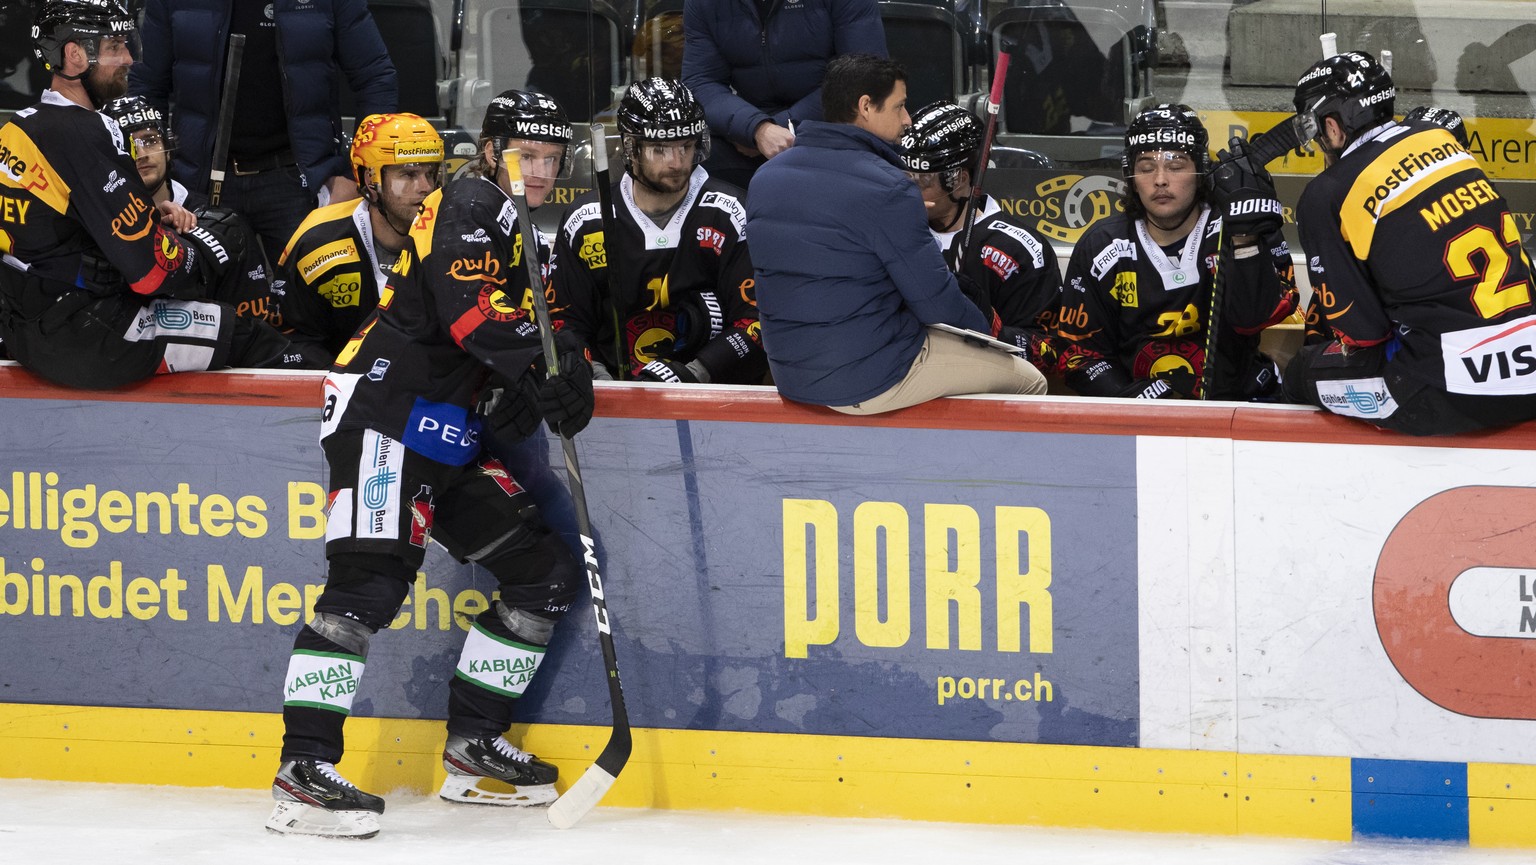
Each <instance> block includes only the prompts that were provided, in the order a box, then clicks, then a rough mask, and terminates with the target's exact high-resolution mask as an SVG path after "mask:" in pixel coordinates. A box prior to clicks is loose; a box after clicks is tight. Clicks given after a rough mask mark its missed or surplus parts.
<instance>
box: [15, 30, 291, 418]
mask: <svg viewBox="0 0 1536 865" xmlns="http://www.w3.org/2000/svg"><path fill="white" fill-rule="evenodd" d="M134 33H135V25H134V21H133V18H132V17H130V16H129V14H128V12H127V11H126V10H125V9H124V8H123V7H122V6H121V5H119V4H118V3H117V2H116V0H47V2H45V3H43V4H42V5H41V8H40V9H39V10H38V12H37V17H36V20H35V22H34V28H33V42H34V45H35V47H36V51H37V54H38V57H39V58H41V59H42V61H43V63H44V65H45V66H46V67H47V68H48V69H49V71H51V72H52V74H53V78H52V83H51V87H50V89H48V90H46V91H44V93H43V96H42V100H41V101H40V102H39V103H38V104H37V105H35V106H33V107H31V108H27V109H24V110H22V111H18V112H17V113H16V114H15V116H14V117H13V118H12V119H11V122H9V123H7V124H6V125H5V126H4V127H3V128H0V198H3V201H0V204H3V207H0V213H4V214H6V215H7V216H6V217H5V219H4V221H3V222H0V253H4V263H3V264H0V339H3V340H4V342H5V345H6V348H7V350H8V351H9V352H10V354H11V356H12V357H14V358H15V359H16V360H18V361H20V362H21V364H22V366H24V367H26V368H27V369H29V370H31V371H32V372H35V373H37V374H38V375H41V376H42V377H44V378H46V379H49V380H51V381H53V382H56V383H58V384H64V385H69V386H72V387H86V388H110V387H117V386H120V385H124V384H128V383H130V382H134V381H138V380H140V379H143V378H147V377H149V376H151V375H155V374H157V373H169V372H183V371H192V370H205V369H216V368H219V367H222V366H304V365H306V362H305V360H304V358H303V357H302V356H301V355H300V354H298V353H296V352H294V351H292V349H291V347H290V345H289V342H288V340H286V339H284V338H283V337H282V335H281V334H279V333H278V332H277V331H275V330H273V329H272V328H271V327H269V326H267V325H266V324H265V323H264V322H260V321H256V320H254V319H248V318H243V317H239V316H236V315H235V314H234V310H233V309H232V308H230V307H228V306H225V305H222V304H218V303H214V302H209V301H205V300H201V299H200V298H202V297H204V296H205V293H206V287H205V286H206V284H207V281H208V278H209V277H208V273H207V267H206V265H207V262H204V261H202V255H201V254H200V252H199V251H198V250H197V249H196V248H195V246H193V245H189V244H187V243H185V242H184V241H183V240H182V238H181V237H179V236H178V235H177V233H176V230H175V229H180V230H189V229H191V228H192V227H193V226H194V225H195V224H196V219H195V217H193V216H192V214H191V213H189V212H188V211H187V210H186V209H185V208H183V207H181V206H180V205H177V204H174V203H170V202H161V203H159V204H158V205H157V204H156V203H155V202H154V200H153V198H152V197H151V195H150V193H149V190H147V189H145V187H144V184H143V182H142V181H140V179H139V175H138V171H137V170H136V169H135V167H134V163H133V160H132V159H130V158H129V156H128V150H127V147H128V144H127V142H126V140H125V139H124V137H123V132H122V130H121V129H119V128H118V126H117V124H116V123H114V122H113V121H112V120H111V119H110V118H107V117H105V116H104V115H102V114H99V113H98V112H97V109H99V108H100V107H102V106H104V105H105V104H106V103H107V102H109V101H110V100H112V99H114V98H116V97H118V96H121V95H122V94H123V93H124V91H125V90H126V88H127V73H128V66H129V65H130V64H131V63H132V62H133V55H132V49H131V47H130V45H129V41H130V39H131V38H132V37H133V35H134ZM162 218H164V219H166V220H169V221H170V224H171V225H174V229H173V228H168V227H167V225H166V224H163V223H162Z"/></svg>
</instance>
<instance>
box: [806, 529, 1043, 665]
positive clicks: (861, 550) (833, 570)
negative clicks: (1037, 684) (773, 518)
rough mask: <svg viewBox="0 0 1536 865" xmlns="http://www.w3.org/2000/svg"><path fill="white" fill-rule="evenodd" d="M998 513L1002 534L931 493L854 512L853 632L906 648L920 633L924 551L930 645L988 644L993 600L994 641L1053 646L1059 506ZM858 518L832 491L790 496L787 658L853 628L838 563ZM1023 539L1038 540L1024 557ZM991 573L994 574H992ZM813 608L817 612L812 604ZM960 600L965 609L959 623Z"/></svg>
mask: <svg viewBox="0 0 1536 865" xmlns="http://www.w3.org/2000/svg"><path fill="white" fill-rule="evenodd" d="M992 516H993V520H992V523H993V525H994V527H995V528H994V530H993V533H992V536H991V537H983V536H982V531H981V525H982V519H981V515H980V514H979V513H978V512H977V511H976V510H975V509H974V508H972V507H970V506H968V505H962V504H925V505H923V506H922V511H921V513H920V514H913V513H910V512H909V511H908V510H907V508H906V507H904V506H903V505H901V504H899V503H897V502H863V503H861V504H859V505H858V506H857V507H855V508H854V510H853V513H852V515H851V527H852V530H853V531H852V534H851V539H852V548H851V553H852V556H851V558H852V562H853V569H852V570H853V593H852V595H853V625H854V638H855V639H856V640H858V642H859V643H860V644H862V645H864V646H868V647H870V648H890V649H895V648H901V647H904V646H906V645H907V644H908V643H909V641H911V639H912V630H913V621H912V595H913V592H914V588H913V576H914V575H913V568H912V559H913V558H914V551H917V553H916V556H917V557H918V558H919V560H920V561H921V565H920V566H919V570H918V574H917V576H918V579H919V580H921V588H920V589H917V591H921V592H922V593H923V597H924V600H925V604H924V606H925V608H926V609H927V611H928V612H927V616H926V617H925V621H924V622H923V623H921V626H922V629H923V632H924V634H923V645H924V647H925V648H927V649H931V650H939V651H947V650H955V649H960V650H968V651H976V650H979V649H981V648H982V625H981V623H982V615H983V607H984V606H986V605H987V603H986V602H987V600H990V602H991V608H992V609H991V610H989V611H988V612H991V613H992V614H993V615H994V617H995V621H996V625H997V628H996V643H995V645H994V646H993V647H992V648H994V649H996V651H999V652H1020V651H1025V650H1026V648H1025V647H1026V646H1027V651H1029V652H1031V653H1040V654H1050V653H1051V652H1052V651H1053V650H1054V628H1053V606H1052V600H1051V591H1050V585H1051V518H1050V515H1049V514H1047V513H1046V512H1045V511H1044V510H1043V509H1041V508H1035V507H1013V506H999V507H997V508H995V509H994V513H993V515H992ZM848 522H849V515H848V514H846V513H845V514H839V513H838V509H837V507H836V506H835V505H833V504H832V503H831V502H827V501H821V500H817V499H784V500H783V531H784V535H783V536H784V656H785V657H786V658H804V657H807V656H808V655H809V653H810V650H811V647H813V646H831V645H833V644H834V643H836V642H837V641H838V640H839V639H840V638H841V637H842V632H843V627H842V622H843V608H844V603H843V594H844V593H843V591H842V586H841V584H840V581H839V579H840V564H839V563H840V561H841V560H843V559H844V558H846V556H845V550H847V547H846V546H845V545H846V544H847V543H848V541H847V538H848V537H849V536H848V535H846V534H844V533H842V532H840V529H841V528H844V527H846V525H847V524H848ZM914 522H915V523H917V527H916V528H914V525H913V524H914ZM914 535H916V536H917V537H916V538H914ZM1021 549H1027V553H1026V554H1025V555H1024V556H1023V557H1021V556H1020V555H1019V551H1020V550H1021ZM983 551H987V552H988V553H990V554H991V555H983ZM983 562H988V563H995V570H994V572H993V573H992V574H990V575H988V574H986V573H985V570H984V567H983ZM882 572H883V576H884V580H883V581H882V579H881V576H882ZM986 576H991V577H992V579H991V580H990V581H987V580H984V577H986ZM988 583H990V585H987V584H988ZM812 602H814V604H813V603H812ZM813 608H814V610H815V612H814V614H811V613H809V612H808V611H809V610H811V609H813ZM882 608H883V609H884V610H885V617H884V618H883V619H882V618H881V616H880V611H881V609H882ZM951 609H953V610H956V611H957V612H958V614H959V615H958V628H957V629H956V630H955V631H954V632H951V629H950V610H951ZM1025 619H1027V620H1028V626H1027V636H1026V628H1025V625H1024V620H1025ZM1026 640H1027V642H1026Z"/></svg>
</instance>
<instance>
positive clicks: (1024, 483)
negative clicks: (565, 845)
mask: <svg viewBox="0 0 1536 865" xmlns="http://www.w3.org/2000/svg"><path fill="white" fill-rule="evenodd" d="M4 402H5V404H6V405H5V408H6V410H5V411H4V412H3V413H0V436H3V439H4V440H5V441H6V442H7V447H6V449H5V456H4V458H3V460H0V559H3V563H0V656H3V657H5V658H7V659H8V661H7V663H6V664H5V665H4V666H3V667H0V688H3V693H4V695H5V697H4V699H5V700H6V701H7V702H19V703H45V704H70V705H101V706H130V707H155V708H192V709H204V710H228V711H261V712H272V711H276V710H277V708H278V706H279V704H280V697H279V694H280V688H281V677H282V675H283V671H284V670H285V669H286V666H287V655H288V650H289V647H290V646H291V644H292V638H293V634H294V632H295V631H296V629H297V628H298V627H299V626H300V623H301V621H302V620H303V618H304V615H305V614H304V610H305V608H306V605H307V604H312V603H313V599H314V597H316V596H317V595H318V592H319V590H320V586H321V585H322V583H323V576H324V562H323V540H322V538H323V523H322V522H321V520H320V511H321V508H322V507H323V501H324V488H323V486H322V484H321V471H322V465H323V460H322V458H321V455H320V451H319V448H318V445H317V444H316V443H315V441H314V436H315V433H316V431H317V427H318V422H317V420H316V414H317V413H316V412H315V411H311V410H307V409H290V408H271V407H256V408H252V407H241V406H218V405H212V406H197V407H194V406H190V405H156V404H150V403H133V402H118V403H112V402H78V403H77V402H63V401H51V400H5V401H4ZM581 451H582V456H583V461H584V462H583V467H584V474H585V476H586V479H587V481H588V496H589V501H590V505H591V510H592V515H593V519H594V523H595V525H596V526H597V530H598V535H599V541H600V546H601V552H602V555H603V559H604V565H605V568H606V576H607V582H608V590H609V595H610V605H611V609H612V611H613V613H614V618H615V621H616V623H617V628H616V633H617V637H618V642H619V654H620V660H621V664H622V669H623V672H624V677H625V684H626V691H627V693H628V695H629V699H630V709H631V715H632V717H633V721H634V723H635V724H636V725H637V726H649V727H662V728H688V729H721V730H741V731H762V732H805V733H820V734H836V735H859V736H891V737H918V738H932V739H961V740H963V739H978V740H998V741H1022V742H1049V743H1070V744H1103V745H1134V744H1136V740H1137V711H1138V709H1137V707H1138V695H1137V691H1138V658H1137V654H1136V645H1137V637H1136V621H1137V620H1136V605H1137V590H1136V585H1137V576H1136V566H1135V563H1136V534H1135V533H1136V509H1135V489H1134V484H1135V477H1136V471H1135V457H1134V452H1135V451H1134V445H1133V442H1132V440H1130V439H1128V438H1121V437H1096V436H1059V435H1048V434H1020V433H994V432H978V431H958V430H918V429H913V430H901V429H847V428H838V427H821V426H814V425H781V424H751V423H727V422H712V421H664V420H622V419H605V418H599V419H598V420H597V421H596V422H594V423H593V424H592V426H591V427H590V428H589V430H588V431H587V432H586V433H584V434H583V435H582V439H581ZM509 457H510V460H509V461H510V462H512V463H513V465H514V470H515V471H519V473H520V476H521V477H523V478H524V479H525V481H527V482H528V484H529V485H530V486H531V487H532V488H533V489H534V491H535V493H536V495H538V496H539V497H540V498H541V500H543V501H544V502H545V503H546V506H547V510H548V511H549V512H550V513H551V515H552V520H553V521H554V522H555V523H556V524H557V525H568V524H569V519H568V510H569V509H568V503H567V502H565V501H564V500H563V496H562V494H561V488H562V487H561V484H560V481H559V478H558V477H557V476H556V475H555V474H554V473H553V472H552V471H551V469H550V462H551V455H550V452H549V448H548V442H547V441H546V440H544V439H538V440H535V441H534V442H533V443H532V444H530V445H527V446H524V447H523V448H521V449H520V450H519V451H518V452H516V453H514V454H510V455H509ZM493 591H494V584H493V582H492V581H491V580H490V578H489V576H488V575H487V574H486V573H485V572H483V571H481V570H479V569H477V568H473V567H468V566H459V565H457V564H456V563H453V562H452V561H450V560H449V559H448V558H447V557H446V556H445V555H443V554H442V553H441V552H440V551H436V552H433V553H432V554H430V555H429V557H428V560H427V563H426V565H425V567H424V568H423V573H422V574H419V575H418V578H417V582H416V585H415V586H414V587H413V589H412V591H411V593H410V595H409V597H408V598H407V601H406V605H405V607H404V608H403V609H402V611H401V614H400V616H399V617H398V618H397V620H396V622H395V626H394V628H393V629H392V630H391V631H389V632H387V633H384V634H381V635H380V636H379V637H378V638H376V639H375V640H374V642H373V646H372V650H371V653H370V656H369V659H368V670H367V674H366V676H365V678H364V680H363V683H362V685H361V687H360V689H359V693H358V698H357V700H356V702H355V704H354V713H355V714H358V715H376V716H387V717H405V718H440V717H443V716H444V714H445V710H446V700H447V682H448V677H449V676H450V675H451V671H452V668H453V664H454V661H455V660H456V658H457V654H458V651H459V647H460V645H461V643H462V639H463V634H464V628H465V627H466V626H467V623H468V621H469V619H470V618H472V617H473V615H474V614H475V613H477V612H478V611H479V610H481V609H483V608H484V606H485V604H486V603H487V602H488V599H489V597H490V596H491V593H492V592H493ZM557 634H558V636H557V639H556V641H555V645H554V646H553V647H552V650H551V652H550V655H549V657H548V660H547V662H546V664H545V666H544V667H543V669H542V670H541V673H540V676H539V678H538V679H537V680H536V682H535V684H534V686H533V687H532V688H531V689H530V691H529V693H528V695H527V696H526V697H525V698H524V699H525V706H524V710H525V714H524V717H523V719H524V720H536V721H541V722H551V723H572V724H606V723H607V719H608V708H607V700H606V696H605V694H606V690H605V685H604V683H603V677H602V667H601V661H600V659H599V658H598V655H597V652H596V641H595V638H594V625H593V622H592V615H591V612H590V609H589V607H588V604H587V602H586V600H585V598H583V599H581V600H580V601H579V602H578V604H577V606H576V609H575V610H573V612H572V615H571V617H570V618H569V619H568V620H567V623H566V626H564V627H563V628H561V629H560V630H559V631H558V632H557Z"/></svg>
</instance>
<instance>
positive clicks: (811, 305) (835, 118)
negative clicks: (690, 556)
mask: <svg viewBox="0 0 1536 865" xmlns="http://www.w3.org/2000/svg"><path fill="white" fill-rule="evenodd" d="M906 90H907V88H906V77H905V73H903V72H902V71H901V67H900V66H898V65H897V64H896V63H894V62H892V61H890V60H886V59H884V58H878V57H872V56H869V55H852V56H845V57H838V58H836V59H835V60H833V61H832V63H830V64H829V65H828V66H827V77H826V84H825V86H824V88H823V90H822V101H823V104H824V105H825V107H826V116H827V119H828V121H831V122H819V121H814V120H808V121H806V122H805V124H804V126H803V127H801V126H800V125H799V124H796V128H797V131H798V132H799V140H797V141H796V142H795V146H794V147H791V148H789V149H788V150H786V151H785V152H784V153H783V154H782V155H780V156H778V157H776V158H774V159H772V160H770V161H769V162H768V164H767V165H764V166H763V168H762V169H761V170H760V171H758V172H757V176H756V177H754V178H752V188H751V190H750V191H749V193H748V195H747V236H748V237H749V238H750V239H751V240H750V242H751V244H752V264H753V267H754V270H755V275H756V278H757V311H758V317H759V319H760V321H761V322H762V337H763V348H764V349H765V350H766V351H767V353H768V365H769V367H770V368H771V369H772V371H773V381H774V384H775V385H777V386H778V388H779V392H780V393H781V394H783V395H784V396H785V397H787V398H789V399H792V400H796V401H799V402H807V403H814V404H817V405H824V406H829V407H831V408H833V409H835V410H837V411H840V412H843V413H845V414H860V415H862V414H876V413H879V412H885V411H891V410H893V409H898V408H904V407H906V406H909V405H915V404H917V403H920V402H924V401H926V400H929V399H933V398H935V397H939V396H945V395H948V394H962V393H1014V394H1022V393H1044V392H1045V378H1044V377H1043V376H1042V375H1041V374H1040V372H1039V371H1038V370H1036V369H1035V368H1034V367H1033V366H1032V365H1030V364H1029V363H1028V362H1027V361H1025V360H1023V359H1022V358H1018V357H1015V356H1013V355H1011V354H1006V353H1004V352H1001V351H997V350H994V349H991V348H982V347H979V346H977V345H975V344H973V343H971V342H967V341H965V340H963V339H961V338H960V337H957V336H953V335H951V334H948V333H941V332H937V331H931V330H929V329H928V328H927V327H925V325H930V324H947V325H952V326H954V327H959V328H966V329H969V330H975V331H986V330H987V329H988V326H987V322H986V320H985V319H984V318H983V317H982V315H981V312H980V310H978V309H977V308H976V305H975V304H974V303H972V302H971V301H970V300H968V299H967V298H966V296H965V294H964V293H963V292H962V291H961V290H960V286H959V284H958V283H957V282H956V280H955V274H954V273H953V272H951V271H950V269H949V268H948V266H946V265H945V263H944V258H943V256H942V254H941V253H940V252H939V248H938V246H936V245H935V244H934V243H933V239H932V236H931V235H930V234H929V232H928V217H927V215H926V214H925V212H924V208H923V197H922V194H921V193H920V192H919V191H918V188H917V184H916V183H915V182H914V181H913V180H912V179H911V178H909V177H908V176H907V175H906V173H905V172H904V171H903V169H902V167H901V162H900V161H899V158H898V157H897V154H896V151H895V149H894V147H893V144H894V143H895V142H896V141H897V140H898V139H899V138H900V137H901V132H902V129H903V128H904V127H905V126H906V125H907V124H908V123H909V122H910V118H909V117H908V115H907V111H906V100H907V97H906Z"/></svg>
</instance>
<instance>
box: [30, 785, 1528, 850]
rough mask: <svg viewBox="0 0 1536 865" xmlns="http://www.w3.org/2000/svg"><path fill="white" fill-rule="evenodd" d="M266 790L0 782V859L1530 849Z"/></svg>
mask: <svg viewBox="0 0 1536 865" xmlns="http://www.w3.org/2000/svg"><path fill="white" fill-rule="evenodd" d="M270 808H271V799H269V798H268V797H267V794H266V793H265V792H264V791H256V790H224V789H190V788H182V787H136V786H126V785H115V784H71V783H62V782H53V781H15V780H0V863H4V865H44V863H47V865H52V863H61V865H64V863H70V865H73V863H79V865H108V863H114V865H115V863H156V865H183V863H185V865H192V863H196V865H278V863H313V865H343V863H359V865H364V863H366V865H423V863H429V862H430V863H448V865H480V863H485V865H504V863H510V865H558V863H582V865H688V863H711V865H714V863H731V865H734V863H745V865H755V863H762V865H786V863H788V865H820V863H837V865H888V863H914V865H919V863H920V865H935V863H943V862H961V863H965V865H983V863H1002V862H1008V863H1028V865H1079V863H1081V865H1124V863H1151V865H1217V863H1220V865H1304V863H1305V865H1432V863H1433V865H1440V863H1452V865H1514V863H1517V862H1518V863H1529V862H1531V861H1532V859H1533V856H1532V854H1531V852H1530V851H1504V850H1483V849H1471V848H1466V847H1441V846H1431V845H1423V844H1353V845H1352V844H1342V843H1325V842H1315V841H1291V840H1259V839H1252V838H1218V837H1204V836H1191V835H1142V834H1132V833H1117V832H1100V831H1091V830H1063V829H1037V828H1031V827H1012V826H1009V827H997V826H971V825H959V824H952V823H914V822H905V821H896V820H837V819H830V818H811V817H774V816H761V815H755V814H742V813H712V812H678V811H646V810H632V809H625V808H599V809H598V810H597V811H595V812H594V813H592V814H591V815H589V816H588V817H587V818H586V819H585V820H583V821H582V822H581V823H580V824H578V825H577V826H576V828H574V829H570V830H567V831H563V832H562V831H560V830H557V829H553V828H551V827H550V825H549V823H548V822H547V821H546V820H545V819H544V812H543V811H542V810H540V809H527V810H525V809H502V808H492V807H483V806H481V807H477V806H472V805H451V804H449V803H447V802H443V801H441V800H439V799H437V798H435V797H426V796H419V795H404V794H400V795H395V796H391V797H389V809H388V811H387V812H386V813H385V814H384V817H383V818H382V820H381V822H382V824H383V831H382V832H380V834H379V836H378V837H376V838H373V839H371V840H367V841H334V840H325V839H318V838H291V837H284V836H279V835H274V834H271V833H269V832H267V831H266V830H265V829H264V828H262V821H263V820H265V819H266V816H267V812H268V811H269V810H270Z"/></svg>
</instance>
